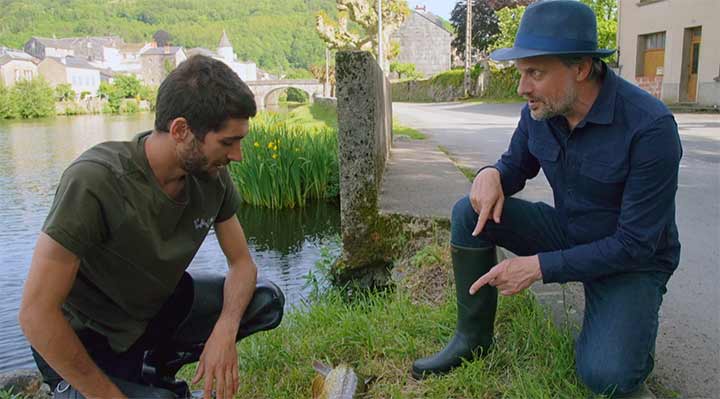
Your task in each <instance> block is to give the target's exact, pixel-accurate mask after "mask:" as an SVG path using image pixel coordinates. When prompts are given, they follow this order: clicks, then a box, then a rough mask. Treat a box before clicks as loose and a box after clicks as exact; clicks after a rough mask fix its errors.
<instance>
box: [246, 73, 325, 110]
mask: <svg viewBox="0 0 720 399" xmlns="http://www.w3.org/2000/svg"><path fill="white" fill-rule="evenodd" d="M245 83H247V85H248V86H250V90H252V92H253V93H254V94H255V103H256V104H257V107H258V109H263V108H265V106H266V105H268V104H277V100H278V97H279V96H280V93H281V92H282V91H283V90H286V89H288V88H290V87H294V88H296V89H300V90H302V91H304V92H305V93H307V94H308V96H309V97H310V102H312V101H313V96H314V95H317V96H322V95H323V84H322V83H320V82H318V81H317V80H314V79H309V80H294V79H288V80H252V81H247V82H245Z"/></svg>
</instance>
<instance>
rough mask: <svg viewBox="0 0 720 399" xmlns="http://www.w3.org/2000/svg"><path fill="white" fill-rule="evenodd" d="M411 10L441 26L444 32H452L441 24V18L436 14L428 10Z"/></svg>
mask: <svg viewBox="0 0 720 399" xmlns="http://www.w3.org/2000/svg"><path fill="white" fill-rule="evenodd" d="M413 12H414V13H415V14H417V15H419V16H421V17H423V18H425V19H427V20H428V21H430V22H432V23H434V24H435V25H437V26H439V27H440V28H442V29H443V30H444V31H445V32H447V33H451V34H452V32H450V31H449V30H447V29H446V28H445V25H444V24H443V19H442V18H440V17H438V16H437V15H435V14H433V13H431V12H430V11H419V10H413Z"/></svg>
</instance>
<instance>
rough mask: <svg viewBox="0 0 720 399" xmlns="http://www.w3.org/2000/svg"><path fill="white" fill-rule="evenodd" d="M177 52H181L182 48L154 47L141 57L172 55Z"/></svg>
mask: <svg viewBox="0 0 720 399" xmlns="http://www.w3.org/2000/svg"><path fill="white" fill-rule="evenodd" d="M178 51H182V47H176V46H167V47H155V48H151V49H148V50H147V51H145V52H144V53H142V56H143V57H144V56H147V55H174V54H176V53H177V52H178Z"/></svg>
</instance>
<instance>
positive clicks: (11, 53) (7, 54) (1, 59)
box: [0, 47, 38, 65]
mask: <svg viewBox="0 0 720 399" xmlns="http://www.w3.org/2000/svg"><path fill="white" fill-rule="evenodd" d="M10 61H29V62H32V63H34V64H37V63H38V59H37V58H35V57H33V56H31V55H30V54H28V53H26V52H24V51H22V50H15V49H11V48H7V47H0V65H5V64H7V63H8V62H10Z"/></svg>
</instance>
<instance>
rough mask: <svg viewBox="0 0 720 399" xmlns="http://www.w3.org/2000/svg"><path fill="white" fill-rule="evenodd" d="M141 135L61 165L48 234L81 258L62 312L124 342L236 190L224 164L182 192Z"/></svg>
mask: <svg viewBox="0 0 720 399" xmlns="http://www.w3.org/2000/svg"><path fill="white" fill-rule="evenodd" d="M149 133H150V132H145V133H141V134H140V135H138V136H137V137H135V139H133V140H132V141H129V142H107V143H102V144H98V145H96V146H94V147H92V148H90V149H89V150H88V151H86V152H85V153H83V154H82V155H81V156H80V157H79V158H78V159H77V160H75V161H74V162H73V163H72V164H71V165H70V166H69V167H68V168H67V169H66V170H65V172H64V173H63V175H62V178H61V180H60V184H59V186H58V188H57V193H56V194H55V200H54V202H53V205H52V208H51V210H50V214H49V215H48V217H47V220H46V221H45V224H44V225H43V228H42V230H43V232H45V233H46V234H47V235H49V236H50V237H52V238H53V239H54V240H55V241H57V242H58V243H60V244H61V245H62V246H63V247H65V248H67V249H68V250H69V251H71V252H73V253H74V254H75V255H77V256H78V257H79V258H80V269H79V271H78V274H77V278H76V279H75V282H74V284H73V287H72V289H71V291H70V294H69V295H68V297H67V299H66V301H65V303H64V305H63V310H64V313H65V315H66V317H67V318H68V320H69V321H70V324H71V326H73V328H74V329H76V330H78V329H81V328H90V329H92V330H95V331H97V332H99V333H101V334H103V335H105V336H106V337H107V338H108V340H109V342H110V345H111V346H112V348H113V349H114V350H116V351H125V350H127V349H128V348H129V347H130V346H131V345H132V344H133V343H134V342H135V341H136V340H137V339H138V338H139V337H140V336H141V335H142V334H143V332H144V331H145V328H146V327H147V324H148V322H149V321H150V319H152V318H153V317H154V316H155V315H156V314H157V312H158V311H159V310H160V308H161V306H162V305H163V303H164V302H165V301H166V300H167V299H168V298H169V296H170V295H171V294H172V292H173V291H174V289H175V286H176V285H177V283H178V282H179V281H180V277H181V276H182V274H183V272H184V271H185V269H186V268H187V267H188V265H189V264H190V261H191V260H192V259H193V257H194V256H195V253H196V252H197V250H198V249H199V248H200V244H202V242H203V240H204V239H205V236H206V235H207V233H208V230H209V229H210V227H211V226H213V224H214V223H218V222H222V221H224V220H227V219H229V218H230V217H232V216H233V215H234V214H235V212H236V211H237V207H238V203H239V197H238V194H237V191H236V189H235V186H234V185H233V183H232V180H231V179H230V176H229V174H228V172H227V170H225V169H222V170H221V171H220V173H219V175H218V176H217V177H214V178H213V177H208V178H206V179H203V178H198V177H194V176H189V175H188V176H187V177H186V182H185V187H184V190H183V193H182V194H181V196H180V197H181V198H180V199H173V198H170V197H169V196H168V195H167V194H166V193H165V192H164V191H162V189H161V188H160V185H159V183H158V182H157V180H156V179H155V175H154V174H153V171H152V169H151V168H150V164H149V163H148V160H147V156H146V154H145V145H144V143H145V138H146V137H147V136H148V135H149Z"/></svg>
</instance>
